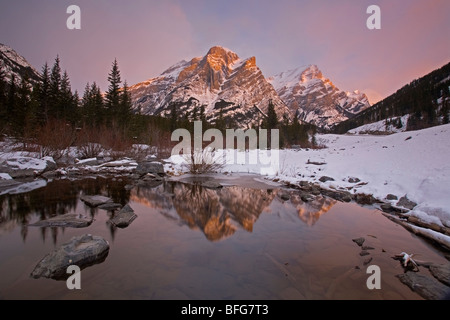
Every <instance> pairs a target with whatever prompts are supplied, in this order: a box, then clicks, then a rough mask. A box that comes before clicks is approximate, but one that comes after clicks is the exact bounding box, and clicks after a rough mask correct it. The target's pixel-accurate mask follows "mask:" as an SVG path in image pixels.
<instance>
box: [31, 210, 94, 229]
mask: <svg viewBox="0 0 450 320" xmlns="http://www.w3.org/2000/svg"><path fill="white" fill-rule="evenodd" d="M91 223H92V219H88V218H87V217H80V216H79V215H78V214H76V213H67V214H63V215H60V216H56V217H53V218H49V219H46V220H41V221H38V222H36V223H33V224H30V225H29V226H33V227H70V228H84V227H87V226H89V225H90V224H91Z"/></svg>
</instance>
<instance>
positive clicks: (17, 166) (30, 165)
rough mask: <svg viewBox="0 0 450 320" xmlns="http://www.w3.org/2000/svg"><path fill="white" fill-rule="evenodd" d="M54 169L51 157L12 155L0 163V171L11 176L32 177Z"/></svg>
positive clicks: (54, 163) (55, 166) (55, 167)
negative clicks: (38, 157)
mask: <svg viewBox="0 0 450 320" xmlns="http://www.w3.org/2000/svg"><path fill="white" fill-rule="evenodd" d="M56 169H57V165H56V162H55V161H54V160H53V158H52V157H44V158H42V159H37V158H32V157H12V158H9V159H8V160H6V161H4V162H3V163H1V164H0V172H4V173H8V174H9V175H10V176H11V177H12V178H25V177H34V176H36V175H40V174H42V173H44V172H47V171H52V170H56Z"/></svg>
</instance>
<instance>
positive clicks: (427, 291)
mask: <svg viewBox="0 0 450 320" xmlns="http://www.w3.org/2000/svg"><path fill="white" fill-rule="evenodd" d="M396 277H397V278H399V279H400V281H401V282H402V283H403V284H405V285H407V286H408V287H409V288H410V289H411V290H413V291H414V292H417V293H418V294H419V295H421V296H422V297H423V298H424V299H427V300H440V299H445V298H448V296H449V294H450V288H449V287H447V286H446V285H444V284H443V283H441V282H439V281H438V280H436V279H435V278H433V277H428V276H425V275H422V274H420V273H418V272H406V273H403V274H398V275H396Z"/></svg>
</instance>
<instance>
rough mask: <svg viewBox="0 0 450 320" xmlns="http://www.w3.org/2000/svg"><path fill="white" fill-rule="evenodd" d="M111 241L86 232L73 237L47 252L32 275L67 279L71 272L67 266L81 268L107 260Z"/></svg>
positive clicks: (33, 276)
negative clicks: (68, 271)
mask: <svg viewBox="0 0 450 320" xmlns="http://www.w3.org/2000/svg"><path fill="white" fill-rule="evenodd" d="M108 253H109V243H108V241H106V240H105V239H103V238H102V237H99V236H92V235H90V234H85V235H82V236H79V237H73V238H72V239H71V240H70V242H68V243H66V244H64V245H62V246H61V247H60V248H59V249H56V250H54V251H53V252H51V253H49V254H47V255H46V256H45V257H44V258H42V260H41V261H39V263H38V264H37V265H36V267H35V268H34V270H33V271H32V272H31V275H30V276H31V277H32V278H35V279H38V278H40V277H45V278H51V279H55V280H65V279H67V278H68V277H69V276H70V274H68V273H67V268H68V267H69V266H70V265H76V266H78V267H79V268H80V269H84V268H86V267H89V266H92V265H94V264H97V263H101V262H103V261H105V259H106V257H107V256H108Z"/></svg>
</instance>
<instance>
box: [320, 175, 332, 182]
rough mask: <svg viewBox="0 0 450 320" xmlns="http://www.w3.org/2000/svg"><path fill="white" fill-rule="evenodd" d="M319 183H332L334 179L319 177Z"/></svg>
mask: <svg viewBox="0 0 450 320" xmlns="http://www.w3.org/2000/svg"><path fill="white" fill-rule="evenodd" d="M319 181H320V182H327V181H334V179H333V178H331V177H327V176H322V177H320V179H319Z"/></svg>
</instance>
